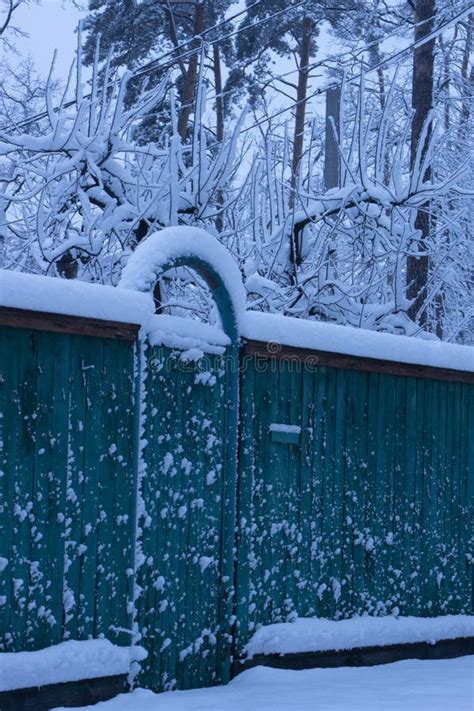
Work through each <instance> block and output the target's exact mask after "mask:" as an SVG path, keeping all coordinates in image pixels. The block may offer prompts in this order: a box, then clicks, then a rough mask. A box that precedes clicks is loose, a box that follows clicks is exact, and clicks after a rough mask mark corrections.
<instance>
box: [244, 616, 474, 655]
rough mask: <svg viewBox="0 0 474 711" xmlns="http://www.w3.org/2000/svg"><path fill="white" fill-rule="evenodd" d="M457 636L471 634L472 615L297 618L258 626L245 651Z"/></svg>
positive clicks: (298, 649)
mask: <svg viewBox="0 0 474 711" xmlns="http://www.w3.org/2000/svg"><path fill="white" fill-rule="evenodd" d="M457 637H474V615H440V616H439V617H394V616H392V615H386V616H385V617H370V616H369V615H362V616H361V617H352V618H351V619H348V620H338V621H336V620H326V619H323V618H318V617H306V618H304V617H298V618H296V619H295V620H294V621H293V622H277V623H275V624H273V625H264V626H263V627H260V629H258V630H257V632H255V634H254V636H253V637H252V639H251V640H250V642H249V643H248V644H247V646H246V648H245V651H246V652H247V655H248V656H249V657H253V656H255V655H256V654H291V653H292V652H321V651H324V650H331V649H355V648H358V647H372V646H386V645H391V644H414V643H416V642H428V643H429V644H434V643H435V642H438V641H440V640H443V639H456V638H457Z"/></svg>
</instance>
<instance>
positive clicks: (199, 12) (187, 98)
mask: <svg viewBox="0 0 474 711" xmlns="http://www.w3.org/2000/svg"><path fill="white" fill-rule="evenodd" d="M203 26H204V2H203V0H200V1H199V2H197V3H196V9H195V12H194V24H193V37H194V42H192V43H191V49H193V50H197V48H198V47H199V36H200V34H201V32H202V30H203ZM198 57H199V52H197V51H196V52H195V53H194V54H192V55H191V57H190V59H189V63H188V70H187V72H186V76H185V77H184V86H183V92H182V95H181V103H182V109H181V113H180V115H179V119H178V133H179V135H180V136H181V140H182V141H184V140H185V139H186V135H187V133H188V122H189V117H190V115H191V113H192V110H193V101H194V95H195V93H196V83H197V75H198V61H199V59H198Z"/></svg>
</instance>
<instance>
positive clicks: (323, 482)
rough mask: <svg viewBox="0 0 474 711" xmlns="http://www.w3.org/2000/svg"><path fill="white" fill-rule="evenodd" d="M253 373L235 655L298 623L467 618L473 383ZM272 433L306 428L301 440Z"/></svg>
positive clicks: (329, 372) (325, 371) (245, 398)
mask: <svg viewBox="0 0 474 711" xmlns="http://www.w3.org/2000/svg"><path fill="white" fill-rule="evenodd" d="M256 360H258V358H257V359H256ZM273 360H274V359H273ZM256 365H257V367H255V364H254V365H252V364H250V365H247V369H246V371H245V373H244V374H243V377H242V391H241V402H242V412H241V427H242V429H241V436H240V464H239V505H238V511H239V544H238V557H237V561H236V576H237V594H236V604H237V613H236V614H237V619H238V639H239V642H240V644H239V645H238V646H241V645H242V644H243V643H245V641H247V639H248V637H249V634H250V633H251V631H252V630H253V629H254V628H255V625H256V624H260V623H263V624H265V623H270V622H275V621H281V620H287V619H291V618H292V617H294V616H295V615H299V616H308V615H317V616H320V617H328V618H335V619H338V618H341V617H350V616H353V615H359V614H363V613H369V614H372V615H381V614H391V613H394V612H395V613H396V612H397V611H399V612H400V614H403V615H426V616H431V615H442V614H447V613H461V612H463V613H468V614H469V613H471V612H472V609H473V607H472V605H473V598H472V595H473V566H472V562H473V561H472V557H471V556H472V551H473V520H474V517H473V514H474V510H473V492H474V442H473V438H472V434H473V432H474V387H473V385H472V384H467V383H458V382H449V381H442V380H433V379H425V378H414V377H409V376H405V377H403V376H399V375H388V374H380V373H374V372H369V371H367V372H361V371H355V370H348V369H343V368H332V367H326V366H322V367H319V368H316V369H314V368H312V369H311V370H309V371H308V369H306V368H304V366H302V367H301V368H298V367H296V364H295V362H288V361H285V360H282V361H281V362H279V363H277V364H276V367H275V362H273V367H272V358H270V357H269V358H267V359H265V358H264V359H260V362H259V363H258V364H256ZM272 423H287V424H292V425H299V426H300V427H301V435H300V437H299V439H298V442H297V443H291V442H281V441H275V438H272V432H271V431H270V426H271V425H272Z"/></svg>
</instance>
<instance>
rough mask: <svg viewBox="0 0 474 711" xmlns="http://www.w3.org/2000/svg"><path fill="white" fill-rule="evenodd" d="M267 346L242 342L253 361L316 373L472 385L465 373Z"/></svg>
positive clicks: (472, 376)
mask: <svg viewBox="0 0 474 711" xmlns="http://www.w3.org/2000/svg"><path fill="white" fill-rule="evenodd" d="M276 345H277V344H275V343H271V344H266V343H262V342H260V341H253V340H248V341H244V345H243V353H244V355H250V356H252V357H255V358H267V359H271V358H273V359H275V360H277V361H280V360H287V361H294V362H295V364H299V366H300V367H306V368H308V369H313V370H316V369H317V368H319V367H324V366H328V367H330V368H345V369H346V370H364V371H368V372H370V373H385V374H387V375H402V376H405V377H412V378H413V377H414V378H430V379H432V380H450V381H452V382H455V383H470V384H474V373H472V372H469V371H465V370H454V369H450V368H437V367H434V366H430V365H417V364H416V363H401V362H400V361H394V360H393V361H392V360H379V359H377V358H367V357H365V356H354V355H347V354H344V353H331V352H329V351H320V350H311V349H309V348H296V347H293V346H283V345H282V346H280V347H279V348H277V347H276Z"/></svg>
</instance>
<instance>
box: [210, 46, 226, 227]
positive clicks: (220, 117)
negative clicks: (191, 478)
mask: <svg viewBox="0 0 474 711" xmlns="http://www.w3.org/2000/svg"><path fill="white" fill-rule="evenodd" d="M213 60H214V62H213V64H214V67H213V69H214V89H215V92H216V140H217V143H219V144H220V143H222V141H223V140H224V99H223V96H222V71H221V54H220V49H219V45H218V43H217V42H216V44H214V46H213ZM223 205H224V195H223V193H222V190H218V191H217V195H216V209H217V211H218V214H217V216H216V222H215V225H216V230H217V231H218V232H222V230H223V229H224V217H223V215H222V212H220V211H221V210H222V207H223Z"/></svg>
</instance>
